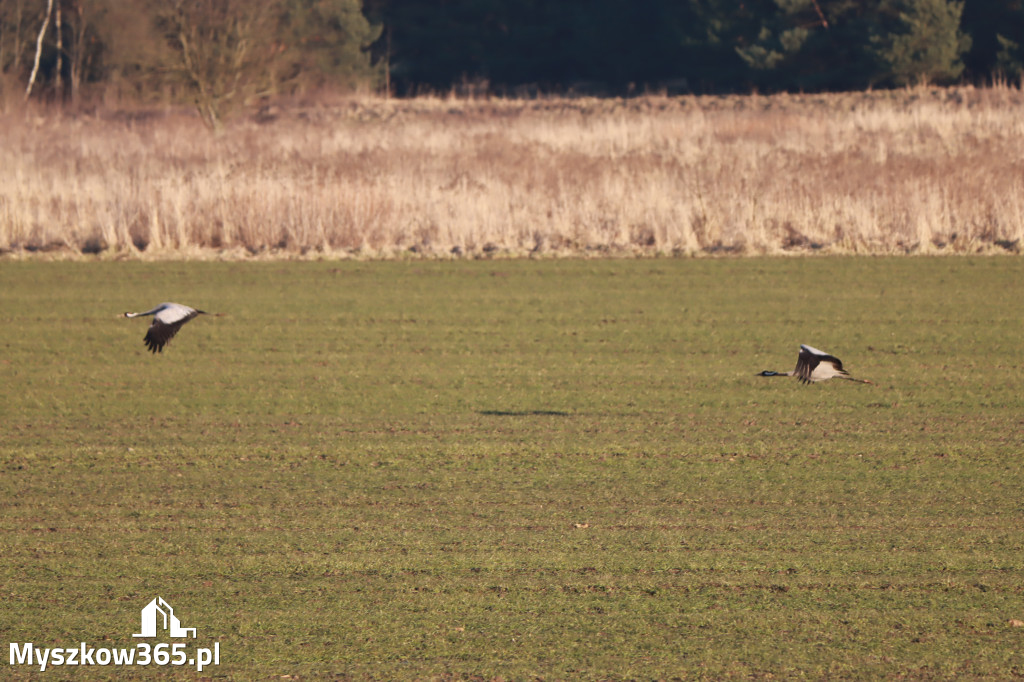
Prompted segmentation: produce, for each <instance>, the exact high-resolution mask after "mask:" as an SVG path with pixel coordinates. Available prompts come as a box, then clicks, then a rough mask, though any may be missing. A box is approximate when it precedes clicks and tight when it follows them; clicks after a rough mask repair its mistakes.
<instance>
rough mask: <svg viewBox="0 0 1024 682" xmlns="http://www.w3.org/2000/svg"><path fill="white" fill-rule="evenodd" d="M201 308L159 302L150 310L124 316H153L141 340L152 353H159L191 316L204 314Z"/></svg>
mask: <svg viewBox="0 0 1024 682" xmlns="http://www.w3.org/2000/svg"><path fill="white" fill-rule="evenodd" d="M205 314H206V312H205V311H203V310H196V309H195V308H190V307H188V306H187V305H182V304H180V303H161V304H160V305H158V306H157V307H155V308H153V309H152V310H147V311H146V312H144V313H125V314H124V316H125V317H145V316H147V315H152V316H153V324H151V325H149V330H148V331H147V332H146V337H145V338H144V339H143V342H144V343H145V344H146V348H148V349H149V350H150V351H152V352H153V353H161V352H163V350H164V346H166V345H167V342H168V341H170V340H171V339H172V338H174V335H175V334H177V333H178V330H179V329H181V327H182V325H183V324H185V323H186V322H188V321H189V320H191V319H192V318H193V317H197V316H199V315H205Z"/></svg>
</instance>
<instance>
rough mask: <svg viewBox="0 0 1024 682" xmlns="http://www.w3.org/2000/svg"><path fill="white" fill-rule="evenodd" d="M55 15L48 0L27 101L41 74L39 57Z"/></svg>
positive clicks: (37, 43)
mask: <svg viewBox="0 0 1024 682" xmlns="http://www.w3.org/2000/svg"><path fill="white" fill-rule="evenodd" d="M52 13H53V0H46V17H45V18H44V19H43V26H42V28H40V29H39V37H38V38H36V60H35V63H34V64H32V75H30V76H29V77H28V87H26V88H25V101H28V98H29V97H31V96H32V86H33V85H35V82H36V74H38V73H39V57H40V55H41V54H42V52H43V36H45V35H46V29H47V27H48V26H49V25H50V15H51V14H52Z"/></svg>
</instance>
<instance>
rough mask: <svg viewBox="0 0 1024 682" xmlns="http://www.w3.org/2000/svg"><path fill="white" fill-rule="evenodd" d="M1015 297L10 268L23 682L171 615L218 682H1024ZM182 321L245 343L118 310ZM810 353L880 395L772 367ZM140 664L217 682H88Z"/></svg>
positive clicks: (7, 381) (839, 284)
mask: <svg viewBox="0 0 1024 682" xmlns="http://www.w3.org/2000/svg"><path fill="white" fill-rule="evenodd" d="M1022 293H1024V260H1021V259H1019V258H1011V257H1003V258H999V257H992V258H966V257H964V258H960V257H950V258H934V259H929V258H891V259H886V258H856V259H854V258H848V259H838V258H836V259H833V258H802V259H727V260H711V259H707V260H682V259H680V260H669V259H664V260H657V259H656V260H599V261H588V260H558V261H529V260H519V261H459V262H425V261H410V262H334V263H327V262H325V263H288V262H273V263H161V264H147V263H137V262H124V263H111V262H105V263H101V262H96V263H85V262H80V263H43V262H11V261H7V262H2V263H0V391H2V394H0V395H2V402H0V429H2V431H0V435H2V442H0V509H2V515H0V556H2V560H0V595H2V602H0V603H2V606H0V633H2V637H0V639H2V641H0V646H2V647H3V649H4V651H5V654H4V657H3V667H2V668H0V676H4V677H11V676H13V677H15V678H21V677H28V676H29V675H30V671H31V670H32V669H33V668H32V667H29V666H27V665H15V666H10V667H9V666H8V655H7V653H6V652H7V650H8V643H9V642H20V643H24V642H33V643H35V645H36V646H37V647H40V648H42V647H77V646H78V645H79V643H80V642H85V643H87V644H89V645H93V646H97V647H101V646H106V647H132V646H135V645H136V644H138V643H139V642H140V641H141V640H139V639H133V638H132V634H133V633H137V632H139V627H140V609H141V608H142V607H143V606H145V605H146V604H147V603H148V602H149V601H150V600H151V599H153V598H154V597H157V596H161V597H163V598H164V599H166V600H167V601H168V602H169V603H170V604H171V605H173V606H174V608H175V612H176V614H178V616H179V617H180V618H181V621H182V624H183V625H184V626H187V627H195V628H197V631H198V636H197V639H196V640H195V642H196V643H197V645H198V646H206V644H207V643H210V642H214V641H216V642H219V643H220V647H221V664H220V665H219V666H216V667H210V668H207V670H205V671H204V672H203V673H202V675H203V676H213V677H214V678H230V679H240V680H244V679H281V678H282V677H283V676H291V678H292V679H296V678H301V679H323V678H328V679H345V678H355V679H366V678H373V679H424V678H434V679H492V678H497V677H501V678H505V679H517V680H518V679H534V678H542V679H545V680H552V679H613V680H614V679H638V680H646V679H661V678H674V677H680V678H723V677H736V678H750V677H753V678H762V677H768V676H770V675H771V676H774V677H775V678H777V679H778V678H792V677H801V676H805V677H808V678H832V679H834V678H862V679H877V678H880V677H881V678H886V677H888V678H894V677H898V676H901V675H902V676H906V677H909V678H911V679H935V678H954V677H956V678H960V679H963V678H968V679H971V678H974V679H977V678H992V679H1005V678H1008V677H1013V676H1021V675H1024V627H1015V625H1014V623H1012V622H1011V621H1014V620H1018V621H1020V620H1024V374H1022V370H1024V298H1022ZM165 300H172V301H178V302H182V303H186V304H189V305H193V306H196V307H198V308H202V309H204V310H207V311H211V312H220V313H224V315H223V316H221V317H200V318H199V319H198V320H195V321H193V322H190V323H189V324H188V325H187V326H185V327H184V329H183V330H182V331H181V333H180V334H179V335H178V337H177V338H175V339H174V341H172V342H171V344H170V345H169V346H168V348H167V349H166V350H165V352H164V353H163V354H161V355H157V356H153V355H151V354H149V353H147V352H146V350H145V348H144V346H143V343H142V336H143V335H144V333H145V328H146V326H147V324H148V318H147V319H144V320H125V319H119V318H118V314H120V313H122V312H124V311H126V310H132V311H137V310H147V309H149V308H150V307H152V306H153V305H155V304H156V303H159V302H161V301H165ZM800 343H809V344H811V345H814V346H817V347H819V348H823V349H825V350H827V351H830V352H833V353H835V354H836V355H838V356H839V357H841V358H842V359H843V361H844V363H845V365H846V367H847V369H849V370H850V371H851V373H852V374H853V375H854V376H858V377H863V378H866V379H871V380H873V381H874V382H876V384H875V385H862V384H855V383H852V382H844V381H831V382H827V383H823V384H818V385H813V386H801V385H800V384H799V383H797V382H796V380H794V379H767V378H762V377H756V376H755V374H756V373H757V372H759V371H760V370H763V369H775V370H788V369H792V367H793V365H794V364H795V360H796V352H797V349H798V347H799V344H800ZM165 641H170V640H165ZM190 646H191V644H190ZM35 669H38V667H36V668H35ZM51 671H52V672H49V673H44V674H43V675H42V676H40V679H42V678H43V677H45V676H47V675H52V676H53V678H54V679H64V678H66V677H68V676H69V675H71V674H72V671H71V669H70V668H68V667H65V668H64V669H58V670H53V669H52V668H51ZM115 672H116V674H117V676H119V677H122V678H123V677H125V673H126V672H128V673H130V674H134V675H136V676H139V677H146V676H152V675H155V674H158V673H163V674H164V675H170V676H173V677H181V678H185V679H191V678H194V677H196V673H195V671H193V670H190V669H188V668H187V666H186V667H174V666H169V665H168V666H164V667H156V666H150V667H136V668H131V669H127V670H124V669H119V670H117V671H115V670H113V669H112V668H110V667H101V666H95V667H92V668H88V669H84V668H82V669H78V670H75V671H74V673H75V679H91V678H108V677H112V676H114V675H115ZM35 674H36V675H38V673H35Z"/></svg>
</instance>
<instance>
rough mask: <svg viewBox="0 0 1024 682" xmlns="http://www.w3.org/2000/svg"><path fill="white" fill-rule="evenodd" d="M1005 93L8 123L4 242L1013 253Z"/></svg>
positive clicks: (343, 253)
mask: <svg viewBox="0 0 1024 682" xmlns="http://www.w3.org/2000/svg"><path fill="white" fill-rule="evenodd" d="M1022 105H1024V93H1022V92H1021V90H1019V89H1016V88H1013V87H1008V86H1002V87H995V88H989V89H974V88H956V89H925V88H918V89H912V90H902V91H894V92H875V93H857V94H837V95H820V96H819V95H814V96H798V95H777V96H770V97H769V96H756V95H755V96H747V97H681V98H668V97H659V96H650V97H643V98H637V99H628V100H597V99H539V100H503V99H490V100H469V101H467V100H458V99H446V98H420V99H415V100H384V99H367V98H358V99H351V100H345V101H342V102H333V103H330V104H326V103H323V104H319V105H316V106H298V105H296V106H291V107H286V108H281V109H275V110H270V111H263V112H261V113H260V114H259V115H258V116H254V117H252V118H249V119H245V120H237V121H235V122H234V123H232V124H230V125H228V127H227V128H226V130H225V131H224V132H222V133H221V134H219V135H215V134H212V133H209V132H208V131H206V130H205V129H204V128H203V126H202V125H201V123H200V122H199V121H198V120H196V119H195V118H193V117H190V116H188V115H187V114H183V113H159V114H154V113H149V114H146V115H141V114H135V115H126V114H121V115H119V116H93V117H90V116H76V117H68V116H61V115H51V114H44V115H40V114H38V113H36V114H24V113H17V114H14V113H9V114H6V115H5V116H4V119H5V120H3V122H2V123H3V125H2V132H0V140H2V149H3V157H4V158H3V163H2V164H0V250H2V251H3V253H5V254H7V255H8V257H19V256H24V255H27V254H39V253H43V254H49V255H53V254H57V255H63V254H76V255H81V254H100V255H101V256H107V257H145V258H176V257H219V258H228V257H242V258H247V257H259V256H266V257H274V256H276V257H393V256H410V255H421V256H436V257H479V256H488V255H504V254H509V255H527V254H530V255H562V254H565V255H574V254H676V255H700V254H733V253H737V254H782V253H872V254H874V253H887V254H888V253H979V252H981V253H985V252H992V253H1019V252H1020V250H1021V246H1022V237H1024V117H1022V116H1021V115H1020V114H1021V111H1022V108H1021V107H1022Z"/></svg>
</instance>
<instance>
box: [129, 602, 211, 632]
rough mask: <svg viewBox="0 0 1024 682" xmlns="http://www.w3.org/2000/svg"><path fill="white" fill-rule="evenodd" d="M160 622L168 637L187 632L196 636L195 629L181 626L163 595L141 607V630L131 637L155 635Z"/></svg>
mask: <svg viewBox="0 0 1024 682" xmlns="http://www.w3.org/2000/svg"><path fill="white" fill-rule="evenodd" d="M158 616H159V617H158ZM160 617H162V620H161V618H160ZM161 623H163V629H164V630H166V631H167V634H168V635H169V636H170V637H188V636H189V633H192V635H191V636H192V637H195V636H196V629H195V628H183V627H181V621H180V620H178V618H177V617H176V616H175V615H174V609H172V608H171V605H170V604H168V603H167V602H165V601H164V598H163V597H157V598H156V599H154V600H153V601H151V602H149V603H148V604H146V607H145V608H144V609H142V632H140V633H139V634H137V635H132V637H156V631H157V629H158V628H159V627H160V624H161Z"/></svg>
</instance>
